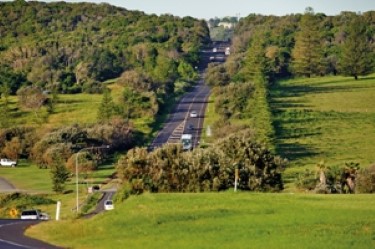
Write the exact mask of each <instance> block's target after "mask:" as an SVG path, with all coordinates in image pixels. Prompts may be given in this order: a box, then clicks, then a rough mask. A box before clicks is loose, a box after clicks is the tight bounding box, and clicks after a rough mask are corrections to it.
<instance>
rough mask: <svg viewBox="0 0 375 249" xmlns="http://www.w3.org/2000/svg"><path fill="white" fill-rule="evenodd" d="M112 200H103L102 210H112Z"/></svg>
mask: <svg viewBox="0 0 375 249" xmlns="http://www.w3.org/2000/svg"><path fill="white" fill-rule="evenodd" d="M114 208H115V207H114V205H113V201H112V200H106V201H105V202H104V210H112V209H114Z"/></svg>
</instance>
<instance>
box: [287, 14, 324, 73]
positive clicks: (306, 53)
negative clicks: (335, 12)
mask: <svg viewBox="0 0 375 249" xmlns="http://www.w3.org/2000/svg"><path fill="white" fill-rule="evenodd" d="M320 40H321V39H320V33H319V27H318V19H317V16H316V15H315V14H314V12H313V9H312V8H307V9H306V12H305V14H304V15H303V16H302V18H301V22H300V31H299V32H298V33H297V34H296V43H295V46H294V49H293V50H292V70H293V72H294V73H295V74H296V75H303V76H306V77H309V78H310V77H311V76H312V75H318V74H319V73H321V72H322V70H321V67H322V66H323V65H322V61H323V60H322V58H323V49H322V45H321V42H320Z"/></svg>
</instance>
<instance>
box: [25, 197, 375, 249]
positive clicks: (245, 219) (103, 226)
mask: <svg viewBox="0 0 375 249" xmlns="http://www.w3.org/2000/svg"><path fill="white" fill-rule="evenodd" d="M374 207H375V200H374V198H372V196H370V195H355V196H354V195H304V194H296V195H291V194H249V193H233V192H225V193H220V194H211V193H205V194H143V195H141V196H132V197H131V198H130V199H128V200H127V201H125V203H123V204H121V205H117V206H116V208H115V210H113V211H110V212H106V213H103V214H100V215H98V216H96V217H94V218H92V219H89V220H76V221H75V222H74V223H72V222H70V221H59V222H48V223H43V224H41V225H39V226H36V227H33V228H31V229H29V230H28V232H27V234H28V235H31V236H33V237H37V238H41V239H45V240H47V241H49V242H52V243H56V244H58V245H60V246H64V247H68V248H77V249H86V248H97V249H100V248H103V249H104V248H278V249H280V248H281V249H282V248H288V249H292V248H340V249H344V248H373V247H374V246H375V240H374V238H375V237H374V236H375V225H374V224H375V223H374V220H375V212H374V211H375V210H374ZM349 217H350V218H349ZM66 238H69V240H67V239H66Z"/></svg>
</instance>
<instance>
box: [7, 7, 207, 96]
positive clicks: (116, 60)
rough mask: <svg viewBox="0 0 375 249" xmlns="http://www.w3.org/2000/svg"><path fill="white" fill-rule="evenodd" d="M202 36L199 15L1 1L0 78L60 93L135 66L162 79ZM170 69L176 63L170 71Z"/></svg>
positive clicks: (192, 59)
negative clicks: (56, 88)
mask: <svg viewBox="0 0 375 249" xmlns="http://www.w3.org/2000/svg"><path fill="white" fill-rule="evenodd" d="M207 42H209V31H208V28H207V25H206V23H205V22H204V21H199V20H196V19H194V18H191V17H185V18H178V17H175V16H171V15H162V16H156V15H146V14H144V13H143V12H139V11H128V10H126V9H124V8H119V7H115V6H111V5H109V4H91V3H65V2H55V3H43V2H32V1H31V2H26V1H24V0H16V1H13V2H1V3H0V61H1V62H0V65H1V69H0V85H1V84H8V85H9V86H10V87H11V90H12V93H15V92H16V90H17V89H18V88H19V87H20V86H21V85H23V84H37V85H38V86H40V87H42V88H45V89H50V88H52V86H54V87H56V86H57V87H58V89H59V90H60V92H66V93H69V92H70V93H74V92H80V91H82V90H84V91H90V89H92V88H97V87H98V82H101V81H104V80H107V79H111V78H116V77H119V76H120V75H121V74H122V73H123V72H124V71H125V70H128V69H139V70H142V71H143V72H145V73H147V74H148V75H149V76H150V78H151V80H152V81H157V82H158V83H160V84H167V83H168V82H170V81H173V80H174V79H176V78H179V77H180V75H179V74H176V73H171V72H169V71H170V70H169V69H170V68H169V67H172V68H175V69H177V68H178V66H179V65H180V64H181V63H188V64H190V65H194V64H195V63H197V62H198V50H199V48H200V47H201V46H202V44H204V43H207ZM175 71H177V70H175Z"/></svg>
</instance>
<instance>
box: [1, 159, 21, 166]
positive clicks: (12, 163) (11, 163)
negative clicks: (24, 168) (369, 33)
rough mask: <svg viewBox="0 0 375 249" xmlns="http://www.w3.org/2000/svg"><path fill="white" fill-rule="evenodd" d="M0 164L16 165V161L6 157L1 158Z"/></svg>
mask: <svg viewBox="0 0 375 249" xmlns="http://www.w3.org/2000/svg"><path fill="white" fill-rule="evenodd" d="M0 165H1V166H5V167H16V165H17V161H13V160H10V159H6V158H1V159H0Z"/></svg>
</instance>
